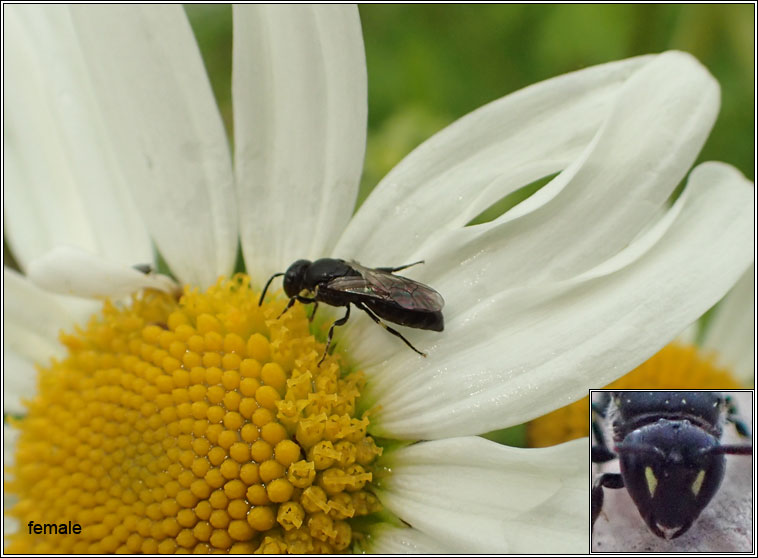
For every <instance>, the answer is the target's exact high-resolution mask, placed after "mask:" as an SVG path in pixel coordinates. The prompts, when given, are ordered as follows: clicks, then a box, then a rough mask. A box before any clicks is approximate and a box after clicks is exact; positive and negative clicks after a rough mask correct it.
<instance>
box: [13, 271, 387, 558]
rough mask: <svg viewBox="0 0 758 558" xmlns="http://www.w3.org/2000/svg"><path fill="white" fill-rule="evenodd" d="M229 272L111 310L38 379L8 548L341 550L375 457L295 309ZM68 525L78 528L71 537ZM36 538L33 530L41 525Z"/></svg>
mask: <svg viewBox="0 0 758 558" xmlns="http://www.w3.org/2000/svg"><path fill="white" fill-rule="evenodd" d="M282 309H283V302H282V301H281V300H280V301H274V302H271V303H267V304H264V305H263V306H261V307H259V306H258V293H255V292H254V291H252V290H251V289H250V288H249V284H248V278H247V277H246V276H244V275H237V276H235V277H234V278H232V279H231V280H219V282H218V283H217V284H216V285H215V286H213V287H211V288H210V289H208V291H207V292H204V293H201V292H198V291H196V290H191V289H189V288H186V289H185V291H184V294H183V296H182V297H181V298H180V299H179V300H178V301H177V300H176V299H175V298H173V297H171V296H169V295H166V294H163V293H158V292H153V291H146V292H144V293H141V294H139V295H135V296H134V297H133V299H132V301H131V303H130V304H128V305H120V306H117V305H115V304H113V303H110V302H108V303H106V304H105V306H104V310H103V313H102V315H99V316H96V317H93V318H92V320H91V321H90V323H89V324H88V326H87V327H86V328H83V329H81V330H78V331H76V332H75V333H73V334H65V335H62V336H61V340H62V342H63V343H64V345H65V346H66V347H67V349H68V356H67V357H66V358H65V359H64V360H61V361H54V362H53V363H52V364H50V365H49V366H48V367H46V368H40V370H39V390H38V394H37V396H36V397H35V398H34V399H33V400H31V401H28V402H27V407H28V414H27V416H26V417H25V418H23V419H20V420H17V421H15V423H14V425H15V426H16V427H17V428H18V429H19V431H20V432H19V437H18V441H17V444H16V460H15V465H14V466H13V468H12V469H11V470H10V477H11V480H10V482H9V483H8V485H7V488H8V490H9V491H10V492H11V493H13V494H14V495H15V497H16V498H17V503H16V504H15V505H14V506H13V507H12V509H11V510H10V511H9V514H10V515H11V516H13V517H15V518H16V519H18V520H19V522H20V526H19V529H18V530H17V532H16V533H15V534H13V535H11V536H10V537H9V546H8V547H7V549H6V550H7V551H8V552H13V553H49V552H62V553H95V554H102V553H107V552H122V553H137V552H142V553H175V552H213V551H223V552H235V553H266V552H278V553H282V552H284V553H286V552H288V553H311V552H327V553H329V552H340V551H344V550H345V549H347V548H348V547H349V546H350V544H351V542H352V539H353V531H352V528H351V525H350V523H349V522H350V520H351V519H352V518H355V517H357V516H360V515H367V514H371V513H374V512H377V511H379V509H380V505H379V503H378V502H377V500H376V498H375V497H374V496H373V495H372V494H371V493H370V492H368V491H367V490H366V487H367V485H368V483H370V482H371V481H372V471H371V464H372V462H373V461H374V459H375V458H376V457H377V456H378V455H380V454H381V449H380V448H378V447H377V446H376V444H375V443H374V440H373V439H372V438H371V437H370V436H368V435H367V434H366V428H367V426H368V418H367V417H365V416H364V417H357V416H355V401H356V398H357V397H358V395H359V394H360V392H361V389H362V387H363V383H364V379H363V375H362V374H361V373H352V374H347V375H343V374H342V372H341V370H340V366H339V360H338V358H337V357H333V356H327V358H326V359H325V360H324V362H323V363H322V364H321V366H318V365H317V363H318V361H319V360H320V358H321V355H322V352H323V344H321V343H319V342H318V341H316V339H315V338H314V337H313V336H312V335H311V334H310V332H309V322H308V319H307V317H306V315H305V312H304V310H303V308H302V307H301V306H300V305H295V306H294V307H293V308H291V309H290V310H289V311H288V312H287V313H285V314H284V315H282V316H281V317H279V315H280V313H281V311H282ZM77 527H78V528H77ZM42 529H44V532H42V531H41V530H42Z"/></svg>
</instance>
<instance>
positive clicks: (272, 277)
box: [258, 273, 284, 306]
mask: <svg viewBox="0 0 758 558" xmlns="http://www.w3.org/2000/svg"><path fill="white" fill-rule="evenodd" d="M282 275H284V273H274V274H273V275H272V276H271V277H269V279H268V281H266V286H265V287H263V292H262V293H261V298H260V299H259V300H258V306H260V305H261V304H263V297H264V296H266V291H267V290H268V286H269V285H270V284H271V281H273V280H274V277H280V276H282Z"/></svg>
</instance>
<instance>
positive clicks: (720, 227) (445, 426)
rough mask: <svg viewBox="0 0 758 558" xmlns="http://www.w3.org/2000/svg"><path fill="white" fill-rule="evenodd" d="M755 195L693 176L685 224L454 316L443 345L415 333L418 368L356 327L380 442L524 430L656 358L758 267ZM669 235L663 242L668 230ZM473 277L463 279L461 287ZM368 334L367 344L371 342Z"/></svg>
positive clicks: (733, 174) (682, 209) (715, 177)
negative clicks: (563, 277)
mask: <svg viewBox="0 0 758 558" xmlns="http://www.w3.org/2000/svg"><path fill="white" fill-rule="evenodd" d="M753 198H754V190H753V186H752V184H751V183H750V182H748V181H747V180H745V178H744V177H743V176H741V175H740V174H739V172H737V171H736V170H735V169H733V168H732V167H729V166H728V165H723V164H720V163H706V164H703V165H701V166H699V167H698V168H697V169H695V171H693V173H692V175H691V177H690V181H689V184H688V186H687V188H686V190H685V194H684V196H683V198H681V199H680V200H679V202H678V203H677V204H676V205H675V207H674V208H673V209H672V211H675V212H676V218H675V219H674V220H673V222H671V223H668V222H665V220H664V223H663V224H664V225H665V226H661V227H658V226H656V227H652V228H651V229H650V230H649V232H648V234H649V235H652V236H653V237H658V240H657V241H656V242H651V241H650V239H649V238H647V237H642V238H640V239H638V241H637V242H641V243H643V246H645V247H646V249H645V250H640V249H639V248H638V247H636V246H635V245H632V246H630V248H629V249H627V250H625V251H622V252H620V253H619V254H617V255H616V256H614V257H613V258H611V259H610V260H608V261H607V262H604V264H603V265H601V266H598V267H597V268H596V269H595V270H591V271H589V272H587V273H585V274H583V275H582V276H579V277H576V278H574V279H572V280H569V281H562V282H557V283H551V284H546V285H545V284H543V285H540V284H538V285H536V286H530V285H525V286H524V287H522V288H520V289H511V290H506V291H503V292H502V293H500V294H499V295H496V296H493V297H492V298H489V299H484V300H482V301H481V302H479V303H478V304H474V305H472V306H470V307H469V308H461V309H455V308H453V309H451V312H449V313H448V314H446V316H449V319H448V321H447V322H446V329H445V332H444V333H443V334H434V333H420V334H418V335H413V334H409V338H410V339H411V341H412V342H413V343H414V344H415V345H416V346H418V347H420V348H422V349H424V350H426V351H428V353H429V358H427V359H419V358H418V357H416V355H414V354H412V353H411V354H408V353H410V351H398V349H397V346H396V345H392V346H390V343H391V341H394V339H392V340H390V339H385V337H389V336H378V335H377V334H376V332H372V331H370V330H368V329H365V330H362V328H361V325H360V324H359V325H358V327H356V328H355V329H354V330H353V331H351V332H350V335H354V334H356V333H358V336H357V338H356V339H355V340H354V343H355V344H357V345H359V348H358V349H357V350H358V351H363V348H364V347H369V346H372V347H373V351H371V352H365V353H364V352H361V353H360V354H359V355H358V358H360V357H363V358H365V359H366V360H368V361H369V362H371V360H370V359H371V356H372V355H373V356H374V358H376V359H379V358H380V355H382V354H383V355H385V358H386V360H385V361H384V362H382V361H379V360H376V361H374V362H375V364H374V365H373V366H368V367H367V368H366V372H367V373H368V374H370V375H371V378H372V382H370V383H369V388H370V390H371V395H372V396H373V400H374V401H375V402H376V403H377V404H379V405H381V409H380V410H379V411H378V412H377V415H376V417H375V419H374V420H375V431H374V433H375V434H378V435H383V436H391V437H396V438H404V439H431V438H440V437H445V436H450V435H464V434H474V433H481V432H486V431H489V430H494V429H497V428H502V427H505V426H508V425H513V424H520V423H522V422H525V421H527V420H529V419H532V418H534V417H536V416H540V415H542V414H545V413H547V412H549V411H551V410H552V409H555V408H556V407H560V406H561V405H564V404H568V403H570V402H572V401H574V400H576V399H578V398H579V397H581V396H582V395H584V394H586V393H587V390H588V389H589V388H599V387H602V386H604V385H607V384H608V383H609V382H610V381H612V380H614V379H615V378H617V377H619V376H621V375H623V374H624V373H626V372H628V371H629V370H631V369H633V368H634V367H635V366H637V365H639V364H640V363H642V362H643V361H645V360H646V359H647V358H649V357H650V356H652V355H653V354H655V353H656V352H657V351H658V350H659V349H661V348H662V347H663V345H665V344H666V343H667V342H668V341H670V340H671V339H673V338H674V337H675V336H676V335H677V334H678V333H679V332H681V331H682V330H683V329H684V328H685V327H686V326H687V325H688V324H689V323H691V322H693V321H694V320H695V319H696V318H697V317H699V316H700V315H701V314H702V313H703V312H705V310H707V309H708V308H710V307H711V306H712V305H713V304H714V303H715V302H716V301H717V300H719V299H720V298H721V297H722V296H723V295H724V293H726V292H727V291H728V290H729V288H730V287H731V286H732V285H733V284H734V283H735V282H736V281H737V279H738V278H739V277H740V276H741V275H742V273H743V272H744V271H745V269H746V268H747V267H748V266H749V265H750V262H751V261H752V259H753V253H754V252H753V241H752V230H753V226H754V222H753V214H752V207H753ZM661 229H663V231H662V230H661ZM464 281H465V277H463V276H462V277H461V278H460V282H461V284H463V283H464ZM369 335H371V339H370V343H371V345H369V341H368V336H369Z"/></svg>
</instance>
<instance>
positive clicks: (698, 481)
mask: <svg viewBox="0 0 758 558" xmlns="http://www.w3.org/2000/svg"><path fill="white" fill-rule="evenodd" d="M704 479H705V471H703V470H701V471H700V472H699V473H698V474H697V477H695V481H694V482H693V483H692V487H691V488H692V493H693V494H694V495H695V496H697V495H698V494H699V493H700V489H701V488H702V487H703V480H704Z"/></svg>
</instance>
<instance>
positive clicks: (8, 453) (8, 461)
mask: <svg viewBox="0 0 758 558" xmlns="http://www.w3.org/2000/svg"><path fill="white" fill-rule="evenodd" d="M18 435H19V430H18V428H13V427H12V426H10V425H9V424H7V423H3V465H5V466H8V467H11V466H13V463H14V462H15V459H16V453H15V449H16V441H17V440H18ZM3 503H5V502H3Z"/></svg>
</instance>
